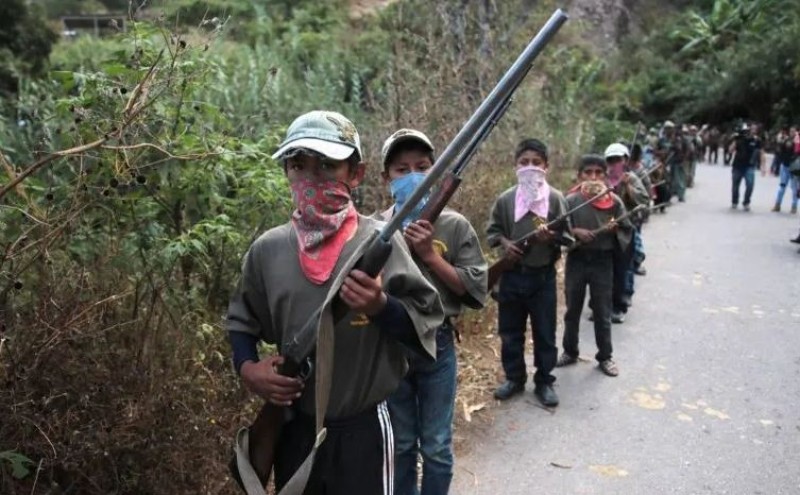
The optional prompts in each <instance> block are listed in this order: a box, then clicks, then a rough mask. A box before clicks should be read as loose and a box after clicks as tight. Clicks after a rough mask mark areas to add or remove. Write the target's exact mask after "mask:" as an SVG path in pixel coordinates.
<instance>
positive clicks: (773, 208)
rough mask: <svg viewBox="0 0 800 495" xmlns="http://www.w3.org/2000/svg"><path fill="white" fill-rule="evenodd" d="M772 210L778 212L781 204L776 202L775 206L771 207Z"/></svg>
mask: <svg viewBox="0 0 800 495" xmlns="http://www.w3.org/2000/svg"><path fill="white" fill-rule="evenodd" d="M772 211H774V212H776V213H780V211H781V205H778V204H776V205H775V206H773V207H772Z"/></svg>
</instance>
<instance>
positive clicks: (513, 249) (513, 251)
mask: <svg viewBox="0 0 800 495" xmlns="http://www.w3.org/2000/svg"><path fill="white" fill-rule="evenodd" d="M500 245H502V246H503V250H504V251H505V254H504V255H503V257H504V258H505V259H506V260H508V261H509V263H517V262H518V261H519V260H521V259H522V257H523V256H524V255H525V252H523V251H522V249H521V248H519V247H518V246H517V245H516V244H515V243H514V241H512V240H510V239H506V238H505V237H503V238H502V239H501V240H500Z"/></svg>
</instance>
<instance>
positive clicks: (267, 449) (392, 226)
mask: <svg viewBox="0 0 800 495" xmlns="http://www.w3.org/2000/svg"><path fill="white" fill-rule="evenodd" d="M566 21H567V15H566V14H565V13H564V12H563V11H562V10H560V9H558V10H556V11H555V12H554V13H553V14H552V16H551V17H550V19H549V20H548V21H547V23H546V24H545V25H544V27H542V29H541V30H540V31H539V33H538V34H537V35H536V36H535V37H534V38H533V39H532V40H531V42H530V43H529V44H528V46H527V47H526V48H525V50H524V51H523V52H522V53H521V54H520V55H519V57H518V58H517V60H516V61H515V62H514V64H513V65H512V66H511V67H510V68H509V69H508V71H506V73H505V74H504V75H503V77H502V78H501V79H500V81H499V82H498V83H497V85H496V86H495V87H494V89H492V91H491V93H489V95H488V96H487V97H486V99H484V100H483V102H482V103H481V105H480V106H479V107H478V108H477V110H475V112H474V113H473V114H472V116H471V117H470V118H469V120H467V122H466V123H465V124H464V126H463V127H462V128H461V130H460V131H459V132H458V134H457V135H456V136H455V138H453V140H452V141H451V142H450V144H448V145H447V148H445V150H444V151H443V152H442V154H441V155H440V156H439V158H438V159H437V160H436V163H435V164H434V166H433V168H431V170H430V172H429V173H428V175H427V176H426V177H425V179H424V180H423V181H422V182H421V183H420V184H419V185H418V186H417V187H416V189H414V192H413V193H412V194H411V196H410V197H409V198H408V200H407V201H406V203H405V204H404V205H403V207H402V208H401V209H400V211H398V212H397V213H396V214H395V215H394V216H393V217H392V218H391V219H390V220H389V221H388V222H387V223H386V224H385V225H384V226H383V228H382V229H381V230H380V232H379V233H378V234H377V235H376V236H375V237H374V239H373V240H372V241H371V244H370V245H369V247H368V248H367V250H366V251H365V254H364V256H363V257H362V258H361V259H360V260H359V261H358V262H357V263H356V266H355V268H356V269H358V270H361V271H363V272H365V273H367V274H368V275H369V276H370V277H375V276H377V275H378V274H379V273H380V271H381V269H382V268H383V266H384V264H385V263H386V260H388V258H389V255H390V254H391V250H392V244H391V238H392V235H393V234H394V233H395V232H396V231H397V230H398V229H400V228H401V227H402V222H403V220H405V218H406V217H407V216H408V215H409V214H410V213H411V211H412V210H413V209H414V208H415V207H416V205H417V204H419V202H420V201H421V200H422V199H423V197H425V196H426V195H427V194H428V192H429V191H430V190H431V188H432V187H433V185H434V183H435V182H436V181H437V180H438V179H439V178H440V177H441V176H442V175H443V174H444V172H445V171H447V170H448V169H449V168H450V167H451V165H453V164H454V163H456V161H457V158H458V157H459V156H464V157H465V158H466V159H467V161H468V159H469V158H471V156H472V154H474V152H475V150H476V149H477V147H478V145H479V144H480V142H481V141H482V139H478V136H479V135H480V134H483V135H484V136H483V137H484V138H485V136H486V135H488V132H489V131H490V130H491V127H492V126H493V124H492V123H491V122H492V121H493V120H494V121H495V122H496V120H497V119H499V117H500V116H502V112H504V111H505V110H503V109H502V107H508V104H509V101H510V100H511V96H512V94H513V93H514V91H515V90H516V88H517V87H518V86H519V84H520V82H521V81H522V79H524V77H525V75H526V74H527V73H528V71H529V70H530V65H531V63H532V62H533V60H534V59H535V58H536V57H537V56H538V54H539V53H540V52H541V51H542V49H543V48H544V46H545V45H546V44H547V43H548V42H549V41H550V40H551V39H552V38H553V37H554V36H555V34H556V32H557V31H558V30H559V29H560V28H561V26H562V25H563V24H564V23H565V22H566ZM487 126H488V127H487ZM462 162H463V160H462ZM463 168H464V166H463V164H462V166H461V168H460V170H459V173H460V172H461V171H463ZM450 187H451V188H452V192H454V191H455V188H457V187H458V184H457V183H456V184H455V186H450ZM452 192H450V194H449V196H446V191H445V190H442V192H441V196H442V197H445V196H446V197H447V199H449V197H452ZM437 196H439V194H438V192H437ZM437 202H438V203H440V205H441V206H439V205H437V204H436V203H437ZM445 202H446V200H445ZM431 203H433V204H432V205H431V208H430V210H431V212H432V213H435V215H433V216H432V217H431V218H434V220H435V217H436V216H438V213H440V212H441V211H442V209H443V208H444V203H442V202H441V201H439V200H437V201H431ZM434 207H436V208H434ZM435 209H438V212H437V211H435ZM429 214H430V213H429ZM331 290H335V289H334V288H332V289H331ZM321 311H322V309H321V308H320V309H319V310H317V312H315V314H314V315H312V317H311V318H310V319H309V320H308V322H307V323H306V324H305V325H304V326H303V327H302V328H301V329H300V330H299V331H297V332H294V333H293V337H292V338H291V340H289V341H287V342H284V343H283V345H282V346H281V349H280V352H281V355H282V356H283V357H284V359H285V362H284V364H283V365H282V366H281V369H280V373H281V374H282V375H285V376H295V377H301V378H303V379H307V378H309V377H311V376H312V370H313V366H314V361H313V354H314V350H315V348H316V341H317V328H318V323H319V320H320V313H321ZM332 312H333V322H334V324H336V323H338V322H339V321H341V320H342V319H343V318H344V317H345V316H346V315H347V313H348V312H349V308H348V307H347V305H346V304H344V303H343V302H342V301H341V300H340V299H339V298H338V297H337V298H335V299H334V300H333V304H332ZM291 414H292V410H291V409H290V408H285V407H279V406H275V405H273V404H271V403H269V402H267V403H265V404H264V406H263V407H262V409H261V411H260V412H259V414H258V416H257V417H256V419H255V421H254V423H253V425H252V426H251V427H250V428H249V431H248V429H246V428H245V429H243V430H244V431H245V433H246V435H244V438H247V440H246V442H245V444H246V445H240V447H242V448H243V449H244V451H246V452H247V453H248V455H249V463H250V466H248V467H249V468H252V469H240V465H239V463H240V462H246V461H247V460H246V459H242V458H240V457H238V456H236V455H234V457H233V459H232V460H231V463H230V468H231V474H232V475H233V478H234V480H235V481H236V482H237V483H238V484H239V486H240V488H242V490H244V491H245V492H246V493H248V494H249V495H253V494H258V493H263V487H264V486H266V484H267V482H268V480H269V476H270V474H271V471H272V466H273V462H274V455H275V447H276V445H277V442H278V438H279V436H280V431H281V428H282V427H283V424H284V423H285V422H286V421H287V420H289V419H290V417H291ZM241 433H242V430H240V434H239V435H237V438H241V437H242V435H241ZM253 471H254V472H255V475H256V476H257V478H258V479H257V480H254V479H252V478H253V477H252V476H250V475H249V474H248V473H252V472H253ZM243 475H244V476H243ZM243 477H244V478H247V479H243ZM258 484H260V485H261V487H260V488H261V491H259V490H258V488H259V487H258V486H254V485H258Z"/></svg>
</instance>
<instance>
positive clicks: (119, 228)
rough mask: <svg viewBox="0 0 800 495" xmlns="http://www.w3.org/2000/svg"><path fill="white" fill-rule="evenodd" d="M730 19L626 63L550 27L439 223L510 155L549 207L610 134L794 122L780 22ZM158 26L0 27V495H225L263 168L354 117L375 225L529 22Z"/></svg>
mask: <svg viewBox="0 0 800 495" xmlns="http://www.w3.org/2000/svg"><path fill="white" fill-rule="evenodd" d="M12 3H13V4H14V8H13V9H11V10H8V12H5V11H4V10H3V9H4V8H6V6H8V5H11V4H12ZM706 3H708V4H710V3H712V2H703V4H704V5H705V4H706ZM728 3H730V4H731V5H733V6H734V7H732V8H734V11H733V12H736V14H733V13H731V14H726V15H728V17H729V18H732V19H733V18H736V16H740V17H741V16H745V17H746V19H747V21H746V22H744V21H743V23H742V24H736V25H734V24H724V23H721V24H714V26H716V27H714V28H713V29H712V28H709V31H708V33H710V34H708V35H707V36H706V35H702V36H701V34H702V30H701V29H700V28H699V27H700V26H702V23H701V22H700V21H701V20H703V21H705V22H708V21H709V20H710V19H711V18H712V17H713V16H717V17H720V16H721V17H725V16H724V15H722V14H719V7H717V6H716V5H717V4H720V2H719V1H718V2H716V3H715V4H714V7H713V10H706V9H703V10H700V11H698V12H696V13H695V12H687V13H684V14H682V15H680V16H678V17H677V18H676V19H675V20H674V21H672V22H670V23H666V24H661V25H660V26H661V27H659V30H658V31H657V32H653V33H650V34H649V36H648V37H647V38H646V39H645V40H638V41H632V42H631V44H630V46H629V47H626V48H625V50H624V51H623V53H621V54H620V55H618V57H619V58H620V60H623V61H625V63H624V64H622V63H619V61H617V60H616V59H615V58H614V57H611V58H606V57H602V58H601V57H598V56H597V55H595V54H594V51H593V49H592V47H590V46H587V45H586V42H585V41H583V39H584V36H583V34H582V33H581V31H580V29H581V28H580V25H579V24H577V23H570V24H568V26H567V27H566V28H565V29H564V30H563V31H562V33H560V34H559V36H558V37H557V38H556V40H555V42H554V43H553V44H552V45H551V46H549V47H548V48H547V50H546V51H545V55H544V56H543V57H542V58H541V59H540V60H539V61H538V62H537V64H536V67H535V68H534V70H533V71H532V73H531V74H530V76H529V79H528V80H527V81H526V83H525V84H524V85H523V87H522V88H521V89H520V91H519V92H518V94H517V96H516V100H515V103H514V105H513V106H512V108H511V110H510V111H509V112H508V114H507V115H506V117H505V118H504V120H503V121H502V122H501V124H500V125H499V126H498V128H497V129H496V130H495V131H494V133H493V134H492V136H491V137H490V139H489V140H488V141H487V142H486V144H485V145H484V147H483V149H482V150H481V152H480V153H479V154H478V155H477V156H476V158H475V164H474V166H473V167H472V168H471V169H470V171H469V172H468V173H467V177H466V182H465V185H464V187H463V190H462V191H461V192H460V193H459V194H458V197H457V198H456V206H457V207H458V208H460V209H461V210H462V211H463V212H464V213H465V214H466V215H467V216H468V217H469V218H470V219H472V221H473V222H474V223H475V225H476V227H477V228H478V230H479V231H480V230H482V229H481V228H480V226H481V225H482V223H483V222H484V221H485V217H486V215H487V211H488V208H489V205H490V203H491V201H492V199H493V197H494V194H496V193H497V192H499V191H501V190H502V189H504V188H505V187H507V186H508V185H509V184H510V183H511V182H512V177H513V174H512V169H511V166H510V163H509V162H510V153H511V150H512V149H513V146H514V144H515V143H516V142H517V141H518V140H519V139H520V138H522V137H525V136H539V137H542V138H544V139H545V140H546V141H547V142H548V143H549V144H550V146H551V148H552V150H553V151H552V155H553V159H552V164H553V166H554V168H555V169H556V170H555V174H554V180H555V181H556V182H558V183H561V184H562V185H563V184H564V183H565V181H567V180H569V178H570V176H571V174H572V172H571V168H570V167H569V165H570V164H571V163H572V162H573V160H574V159H575V157H576V156H577V155H578V154H579V153H581V152H584V151H587V150H590V149H599V148H602V147H604V146H605V145H606V144H607V143H608V142H609V141H611V140H614V139H618V138H619V137H620V136H630V135H631V134H632V132H631V131H632V128H633V126H632V125H631V124H630V123H629V122H626V121H628V120H633V119H638V118H641V119H643V120H646V121H651V120H654V119H659V118H663V117H664V116H667V115H670V114H673V113H675V114H677V115H679V116H681V117H682V118H686V119H689V118H695V119H725V118H730V117H733V116H735V114H743V113H746V115H747V116H753V117H757V118H760V119H763V120H775V121H777V120H778V119H781V118H788V117H789V116H791V115H792V112H795V111H796V110H797V109H796V107H793V106H792V105H797V104H798V100H797V99H796V98H794V99H792V98H791V95H793V94H797V81H798V72H797V71H798V69H797V65H796V64H797V57H796V56H794V57H792V56H789V55H791V54H793V53H796V48H793V47H792V43H795V45H794V46H795V47H796V41H793V40H797V39H800V38H798V36H797V34H798V33H797V29H798V21H797V20H796V19H791V18H789V19H787V20H785V22H784V21H781V22H780V23H777V24H776V23H774V22H772V21H771V20H770V19H773V18H772V17H769V16H773V15H779V14H780V13H781V12H783V10H781V8H779V4H781V2H778V1H777V0H774V1H766V0H765V1H760V2H732V1H731V2H728ZM789 3H790V2H783V4H785V5H788V4H789ZM166 4H167V5H168V10H166V11H165V12H164V13H163V15H162V14H158V13H155V12H154V11H151V10H148V9H144V10H142V11H139V10H138V9H130V11H131V12H132V13H134V14H136V15H138V16H139V17H138V18H137V20H136V21H135V22H131V23H130V25H129V31H128V32H127V33H124V34H123V33H119V34H118V35H117V36H115V37H112V38H103V39H93V38H89V37H83V38H78V39H76V40H70V41H61V42H59V43H57V44H55V45H54V46H53V47H52V52H51V43H52V42H53V41H55V39H56V36H55V35H54V34H53V31H52V29H55V27H53V26H55V24H54V21H53V20H49V21H48V20H47V19H45V18H44V17H43V14H42V10H39V9H43V11H44V12H46V13H47V14H48V15H49V16H50V17H52V18H56V17H57V16H58V15H61V14H64V13H67V12H73V13H74V12H76V11H79V12H80V11H83V12H103V11H107V10H111V11H116V10H119V9H123V10H128V6H129V2H128V1H127V0H83V1H81V0H71V1H69V2H67V1H61V0H58V1H56V0H39V1H37V2H35V5H33V6H29V7H26V6H27V5H28V3H27V2H24V1H23V0H13V1H12V2H3V3H2V6H0V19H2V20H0V89H1V90H2V91H4V93H3V96H2V99H1V100H0V174H2V177H3V179H2V180H0V331H1V332H2V335H0V339H2V340H0V383H2V388H0V415H1V416H2V417H3V421H2V422H0V492H2V493H11V494H16V493H25V494H28V493H89V494H91V493H98V494H99V493H137V494H138V493H189V492H192V493H195V492H198V491H201V492H203V493H229V492H230V490H231V486H230V483H229V481H228V480H226V479H225V468H224V463H225V462H226V457H227V452H228V447H229V444H230V439H231V436H232V432H233V431H234V430H235V428H236V427H237V426H238V425H240V424H242V423H243V422H244V421H245V419H246V417H248V416H249V415H251V414H252V412H253V409H252V408H253V407H254V405H255V404H256V402H252V403H250V405H249V407H250V409H245V410H243V408H242V404H243V403H245V402H246V399H245V394H244V393H242V391H241V390H240V388H239V386H238V384H237V381H236V379H235V377H234V376H233V374H232V372H231V370H230V366H229V364H228V359H227V350H226V347H225V342H224V336H223V332H222V331H221V327H220V321H221V316H222V314H223V312H224V307H225V303H226V300H227V295H228V291H229V290H230V288H231V287H232V286H233V284H234V283H235V280H236V277H237V275H238V266H239V260H240V258H241V255H242V254H243V252H244V250H245V249H246V248H247V246H248V244H249V243H250V241H251V240H252V239H253V238H254V236H256V235H258V233H259V232H262V231H263V230H265V229H266V228H269V227H271V226H273V225H275V224H277V223H279V222H282V221H284V219H285V218H286V217H287V214H288V212H289V208H290V204H289V195H288V191H287V187H286V183H285V180H284V177H283V172H282V171H281V170H280V169H279V168H278V167H277V166H276V164H275V163H273V162H272V161H271V160H270V159H269V155H270V153H271V152H272V151H273V150H274V148H275V146H276V144H277V142H278V140H279V139H280V137H281V135H282V133H283V131H284V129H285V127H286V125H287V124H288V123H289V122H290V121H291V120H292V119H293V118H294V117H295V116H296V115H298V114H300V113H301V112H304V111H308V110H311V109H316V108H325V109H331V110H337V111H340V112H342V113H344V114H345V115H347V116H349V117H351V118H352V120H353V121H354V122H355V123H356V125H357V127H358V128H359V130H360V132H361V134H362V140H363V142H364V143H365V151H366V154H367V157H368V159H369V161H370V162H371V164H372V165H371V168H370V178H369V180H368V181H367V183H366V184H365V185H364V186H363V187H361V188H360V190H359V191H358V195H357V197H358V199H359V202H360V206H361V208H362V210H364V211H371V210H374V209H375V208H377V207H379V206H381V205H385V204H386V202H387V195H386V191H385V187H384V185H383V184H382V183H381V182H380V180H379V179H378V173H377V172H378V170H377V167H376V165H375V164H376V163H377V162H378V160H377V158H378V151H379V148H380V144H381V142H382V140H383V139H384V138H385V137H386V136H387V135H388V134H389V133H390V132H391V131H393V130H394V129H396V128H398V127H400V126H415V127H419V128H422V129H425V130H426V131H427V132H428V133H429V134H430V135H431V137H432V138H433V140H434V142H435V144H436V145H437V146H438V147H439V149H441V148H443V147H444V145H445V144H446V143H447V141H448V140H449V139H450V138H452V136H454V135H455V133H456V131H457V130H458V128H459V126H460V124H461V123H462V122H463V121H464V120H465V119H466V118H467V117H468V116H469V115H470V113H471V112H472V111H473V109H474V108H475V107H476V106H477V105H478V104H479V102H480V100H481V98H482V97H484V96H485V95H486V94H487V93H488V91H489V90H490V89H491V88H492V86H493V84H494V83H495V82H496V80H497V79H498V78H499V76H500V74H502V72H503V71H504V70H505V68H506V67H507V66H508V65H509V64H510V63H511V61H512V60H513V58H514V57H515V56H516V54H517V53H518V51H519V50H520V49H521V48H522V47H523V46H524V45H525V44H526V43H527V41H528V40H529V39H530V36H531V34H532V33H533V32H535V30H536V29H538V27H539V26H540V25H541V23H542V22H543V20H544V19H545V18H546V17H547V16H548V15H549V14H550V12H551V7H552V4H551V3H549V2H530V1H529V0H512V1H508V2H470V3H468V5H465V2H460V1H452V2H429V1H426V0H406V1H399V2H396V3H394V4H392V5H391V6H390V7H388V8H386V9H384V10H382V11H380V12H378V13H376V14H374V15H372V16H366V17H359V18H357V19H356V18H351V17H350V16H349V15H348V9H347V7H348V5H347V2H346V1H344V0H336V1H330V2H313V1H310V0H303V1H287V0H260V1H258V2H254V1H250V0H226V1H222V0H210V1H203V0H180V1H175V2H168V3H166ZM745 4H747V5H749V4H758V7H757V9H758V10H752V11H751V8H747V9H745V7H743V5H745ZM534 5H535V8H534V7H532V6H534ZM710 8H711V7H709V9H710ZM755 8H756V7H753V9H755ZM736 9H738V10H736ZM12 13H13V15H14V16H16V17H11V14H12ZM715 18H716V17H715ZM8 19H12V20H11V21H9V20H8ZM753 19H755V20H753ZM756 21H757V22H756ZM714 22H717V21H714ZM720 22H721V21H720ZM48 23H49V24H48ZM23 25H25V26H28V27H26V28H25V29H24V30H21V28H20V26H23ZM48 25H49V26H51V28H50V29H49V28H48V27H47V26H48ZM776 25H777V26H778V27H779V29H777V28H775V26H776ZM757 26H761V27H760V28H758V29H761V31H756V29H757ZM786 30H789V31H786ZM791 30H794V31H791ZM759 33H760V34H759ZM792 33H794V36H789V34H792ZM759 36H762V37H763V38H764V41H761V40H760V38H759ZM26 37H27V38H26ZM767 40H770V41H767ZM787 40H788V41H787ZM769 43H771V45H770V44H769ZM768 48H769V49H768ZM723 54H727V55H723ZM779 54H782V55H779ZM783 56H786V58H781V57H783ZM770 60H772V61H778V62H780V63H784V62H785V61H786V60H789V61H790V62H787V63H788V65H786V64H784V65H780V64H778V65H776V66H774V67H773V66H771V65H769V62H770ZM628 61H634V62H635V63H633V64H631V63H628ZM792 64H794V65H792ZM768 66H769V67H768ZM620 67H623V69H620ZM767 68H768V69H769V71H770V72H769V73H766V72H764V73H763V74H762V73H761V72H760V71H761V69H763V70H765V71H766V70H767ZM756 76H758V77H756ZM743 81H747V82H746V83H745V82H743ZM747 88H750V89H747ZM737 91H738V92H737ZM787 91H788V92H787ZM751 92H752V94H755V95H756V96H757V97H756V98H751V97H750V96H748V95H750V94H751ZM792 92H793V93H792ZM794 115H796V113H795V114H794ZM483 334H485V329H481V335H483ZM59 490H62V491H61V492H60V491H59ZM70 490H72V492H70Z"/></svg>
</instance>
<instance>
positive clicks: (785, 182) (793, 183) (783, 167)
mask: <svg viewBox="0 0 800 495" xmlns="http://www.w3.org/2000/svg"><path fill="white" fill-rule="evenodd" d="M780 171H781V175H780V177H781V185H780V186H779V187H778V195H777V197H776V198H775V204H776V205H780V204H781V203H783V195H784V194H785V193H786V186H790V192H791V193H792V208H797V177H796V176H794V175H792V173H791V172H789V164H788V163H781V164H780Z"/></svg>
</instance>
